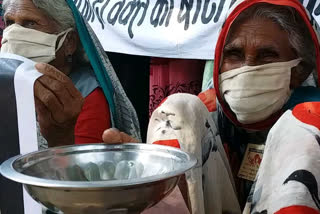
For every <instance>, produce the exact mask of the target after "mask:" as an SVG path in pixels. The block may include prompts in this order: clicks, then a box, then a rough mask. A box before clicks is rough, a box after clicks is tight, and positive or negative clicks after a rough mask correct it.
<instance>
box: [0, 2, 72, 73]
mask: <svg viewBox="0 0 320 214" xmlns="http://www.w3.org/2000/svg"><path fill="white" fill-rule="evenodd" d="M53 1H54V0H53ZM4 21H5V24H6V27H8V26H10V25H12V24H19V25H21V26H22V27H25V28H30V29H33V30H37V31H41V32H45V33H48V34H58V33H60V32H61V29H60V25H59V24H58V23H57V22H56V21H55V20H54V19H52V18H51V17H49V16H48V15H47V14H46V13H45V12H43V11H42V10H41V9H39V8H37V7H36V6H35V5H34V4H33V2H32V0H9V4H8V6H7V8H6V10H5V13H4ZM61 37H62V36H61ZM61 37H60V38H59V39H61ZM59 39H58V41H59ZM57 43H58V42H57ZM77 45H78V36H77V34H76V32H75V31H72V32H69V33H68V35H67V37H66V39H65V41H64V43H63V45H62V47H61V48H60V49H59V51H57V52H56V58H55V60H53V61H52V62H50V64H51V65H53V66H54V67H56V68H57V69H58V70H60V71H62V72H63V73H65V74H69V73H70V72H71V64H72V63H71V62H70V61H68V57H70V56H72V55H73V54H74V52H75V51H76V49H77Z"/></svg>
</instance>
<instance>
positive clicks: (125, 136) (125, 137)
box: [120, 132, 139, 143]
mask: <svg viewBox="0 0 320 214" xmlns="http://www.w3.org/2000/svg"><path fill="white" fill-rule="evenodd" d="M120 135H121V141H122V142H123V143H138V142H139V141H138V140H137V139H135V138H133V137H131V136H130V135H128V134H126V133H124V132H120Z"/></svg>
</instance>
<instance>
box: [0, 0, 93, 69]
mask: <svg viewBox="0 0 320 214" xmlns="http://www.w3.org/2000/svg"><path fill="white" fill-rule="evenodd" d="M10 1H12V0H3V2H2V7H3V10H4V11H6V9H7V7H8V4H9V3H10ZM32 2H33V4H34V5H35V6H36V7H37V8H39V9H40V10H42V11H43V12H44V13H45V14H47V15H48V16H49V17H50V18H52V19H53V20H55V21H56V22H57V23H58V25H59V27H60V29H59V30H60V32H62V31H64V30H67V29H68V28H73V29H74V30H75V31H76V22H75V20H74V17H73V14H72V11H71V9H70V7H69V6H68V4H67V2H66V1H65V0H32ZM74 58H75V60H76V62H75V63H74V64H77V63H81V64H82V63H87V62H88V61H89V60H88V58H87V56H86V54H85V51H84V49H83V47H82V45H81V44H80V45H79V46H78V49H77V50H76V52H75V56H74Z"/></svg>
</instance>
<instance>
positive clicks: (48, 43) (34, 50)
mask: <svg viewBox="0 0 320 214" xmlns="http://www.w3.org/2000/svg"><path fill="white" fill-rule="evenodd" d="M71 30H73V29H72V28H69V29H67V30H65V31H63V32H61V33H59V34H48V33H44V32H41V31H38V30H34V29H29V28H25V27H22V26H20V25H18V24H12V25H10V26H9V27H7V28H6V29H5V30H4V31H3V38H2V41H1V44H2V47H1V53H12V54H17V55H20V56H24V57H26V58H28V59H31V60H33V61H35V62H44V63H49V62H51V61H52V60H54V59H55V58H56V52H57V51H58V50H59V49H60V48H61V46H62V44H63V42H64V41H65V39H66V37H67V35H68V33H69V32H70V31H71ZM60 37H61V39H60V40H59V43H58V45H57V41H58V38H60Z"/></svg>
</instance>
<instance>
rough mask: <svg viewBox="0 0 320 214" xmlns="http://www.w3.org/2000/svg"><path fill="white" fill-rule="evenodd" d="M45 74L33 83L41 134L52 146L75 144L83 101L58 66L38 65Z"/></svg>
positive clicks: (37, 67) (39, 69) (38, 68)
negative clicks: (77, 123)
mask: <svg viewBox="0 0 320 214" xmlns="http://www.w3.org/2000/svg"><path fill="white" fill-rule="evenodd" d="M35 67H36V69H37V70H38V71H39V72H40V73H42V74H43V76H41V77H40V78H39V79H38V80H37V81H36V82H35V84H34V96H35V106H36V112H37V119H38V122H39V125H40V132H41V134H42V135H43V136H44V137H45V138H46V140H47V141H48V144H49V147H53V146H61V145H68V144H74V129H75V125H76V122H77V119H78V116H79V114H80V112H81V109H82V105H83V102H84V98H83V97H82V95H81V93H80V92H79V91H78V90H77V89H76V88H75V86H74V84H73V83H72V81H71V80H70V79H69V78H68V77H67V76H66V75H65V74H63V73H62V72H61V71H59V70H57V69H56V68H55V67H53V66H51V65H48V64H45V63H38V64H36V66H35Z"/></svg>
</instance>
